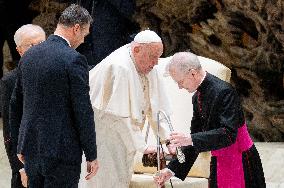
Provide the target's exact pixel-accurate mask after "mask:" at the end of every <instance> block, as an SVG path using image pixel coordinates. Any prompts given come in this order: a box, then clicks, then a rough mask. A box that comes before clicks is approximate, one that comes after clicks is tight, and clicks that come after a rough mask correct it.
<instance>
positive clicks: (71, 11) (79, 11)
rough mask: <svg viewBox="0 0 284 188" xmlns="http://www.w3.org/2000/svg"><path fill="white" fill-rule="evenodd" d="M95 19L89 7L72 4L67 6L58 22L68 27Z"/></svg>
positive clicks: (81, 24)
mask: <svg viewBox="0 0 284 188" xmlns="http://www.w3.org/2000/svg"><path fill="white" fill-rule="evenodd" d="M92 21H93V19H92V16H91V15H90V13H89V12H88V11H87V9H85V8H83V7H81V6H79V5H75V4H71V5H70V6H69V7H67V8H66V9H65V10H64V11H63V12H62V14H61V16H60V17H59V21H58V24H62V25H64V26H66V27H72V26H74V25H75V24H79V25H80V26H83V25H86V24H90V23H92Z"/></svg>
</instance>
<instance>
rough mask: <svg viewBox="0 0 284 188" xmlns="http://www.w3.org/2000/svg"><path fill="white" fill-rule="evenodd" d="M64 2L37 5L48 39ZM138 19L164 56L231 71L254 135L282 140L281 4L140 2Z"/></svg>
mask: <svg viewBox="0 0 284 188" xmlns="http://www.w3.org/2000/svg"><path fill="white" fill-rule="evenodd" d="M63 2H67V1H66V0H35V1H34V2H33V4H32V5H31V7H32V8H33V9H35V10H38V11H40V12H41V14H40V15H39V16H37V17H36V18H35V19H34V23H35V24H39V25H41V26H42V27H43V28H44V29H45V30H46V31H47V33H48V34H51V33H52V32H53V31H54V28H55V26H56V16H57V15H59V14H60V12H61V11H62V10H63V9H64V8H65V7H66V3H63ZM136 4H137V11H136V15H135V17H134V19H135V20H136V21H137V22H138V23H139V24H140V26H141V28H151V29H153V30H155V31H157V32H158V33H159V34H160V35H161V36H162V38H163V41H164V43H165V53H164V54H165V55H166V56H167V55H172V54H173V53H174V52H178V51H184V50H190V51H192V52H194V53H196V54H198V55H200V56H205V57H208V58H212V59H214V60H217V61H219V62H221V63H222V64H224V65H226V66H228V67H229V68H230V69H231V70H232V79H231V82H232V83H233V84H234V86H235V87H236V88H237V89H238V91H239V93H240V96H241V97H242V104H243V107H244V110H245V114H246V118H247V123H248V125H249V130H250V133H252V135H253V136H254V138H255V139H256V140H258V141H284V76H283V69H284V65H283V64H284V63H283V61H284V53H283V44H284V17H283V12H284V10H283V8H284V1H282V0H198V1H197V0H151V1H149V0H137V1H136Z"/></svg>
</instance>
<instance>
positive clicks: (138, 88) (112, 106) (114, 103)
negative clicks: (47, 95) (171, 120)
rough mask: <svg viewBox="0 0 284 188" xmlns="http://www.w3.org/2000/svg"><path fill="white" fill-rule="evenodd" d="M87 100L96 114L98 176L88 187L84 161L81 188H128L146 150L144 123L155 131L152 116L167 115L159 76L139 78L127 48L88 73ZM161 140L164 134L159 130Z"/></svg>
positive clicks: (155, 71) (88, 182)
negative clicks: (137, 160) (135, 165)
mask: <svg viewBox="0 0 284 188" xmlns="http://www.w3.org/2000/svg"><path fill="white" fill-rule="evenodd" d="M89 76H90V79H89V81H90V98H91V103H92V107H93V110H94V112H95V125H96V135H97V151H98V162H99V170H98V173H97V175H96V176H95V177H94V178H92V179H91V180H89V181H86V180H85V179H84V177H85V175H86V163H85V159H84V157H83V162H82V173H81V179H80V183H79V187H80V188H113V187H116V188H128V187H129V183H130V180H131V175H132V173H133V161H134V155H135V153H136V151H140V152H144V150H145V149H146V148H147V145H146V143H145V140H144V139H145V138H144V137H145V136H144V135H142V133H141V130H142V128H143V125H144V123H145V119H146V118H147V120H148V121H149V122H150V124H151V127H152V129H153V130H154V132H155V130H156V125H157V123H156V122H157V112H158V111H159V110H163V111H165V112H166V113H167V114H170V107H169V102H168V98H167V96H166V92H165V89H164V85H163V84H161V83H162V76H163V75H161V73H159V72H158V71H157V70H156V68H155V67H154V69H153V70H152V71H151V72H150V73H149V74H148V75H146V76H144V75H139V74H138V72H137V70H136V68H135V64H134V62H133V58H132V53H131V48H130V44H127V45H125V46H122V47H121V48H119V49H117V50H116V51H114V52H113V53H112V54H110V55H109V56H108V57H106V58H105V59H104V60H103V61H102V62H101V63H99V64H98V65H97V66H96V67H94V68H93V69H92V70H91V71H90V75H89ZM161 125H162V127H161V129H160V130H161V131H160V136H161V137H162V138H165V137H166V136H168V134H169V129H168V127H166V126H165V124H164V125H163V124H161Z"/></svg>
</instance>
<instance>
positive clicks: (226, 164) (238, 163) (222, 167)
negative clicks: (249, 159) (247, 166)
mask: <svg viewBox="0 0 284 188" xmlns="http://www.w3.org/2000/svg"><path fill="white" fill-rule="evenodd" d="M252 145H253V142H252V140H251V138H250V136H249V133H248V131H247V126H246V124H244V125H242V126H241V127H240V128H239V129H238V134H237V139H236V142H235V143H234V144H232V145H230V146H228V147H226V148H222V149H219V150H214V151H211V154H212V156H216V157H217V185H218V188H245V179H244V171H243V163H242V153H243V152H244V151H247V150H248V149H249V148H251V146H252Z"/></svg>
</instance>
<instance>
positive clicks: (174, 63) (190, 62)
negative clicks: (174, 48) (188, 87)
mask: <svg viewBox="0 0 284 188" xmlns="http://www.w3.org/2000/svg"><path fill="white" fill-rule="evenodd" d="M168 68H169V70H171V69H173V68H175V69H176V70H178V71H179V72H180V73H186V72H187V71H189V70H190V69H195V70H200V69H201V68H202V67H201V64H200V61H199V60H198V58H197V56H196V55H195V54H193V53H191V52H178V53H175V54H174V55H173V57H172V59H171V62H170V64H169V67H168Z"/></svg>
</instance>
